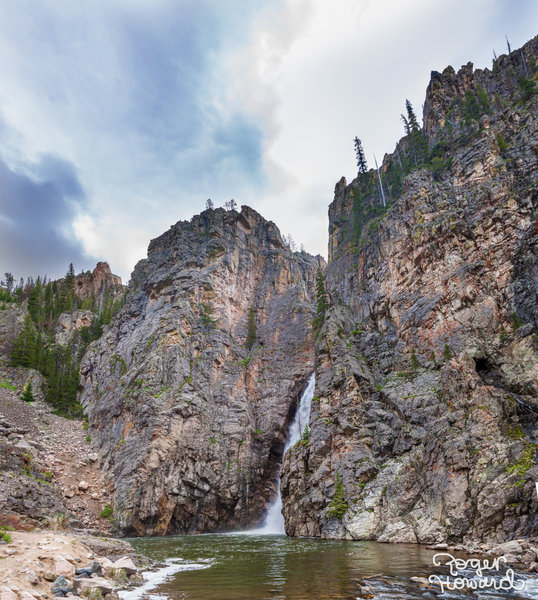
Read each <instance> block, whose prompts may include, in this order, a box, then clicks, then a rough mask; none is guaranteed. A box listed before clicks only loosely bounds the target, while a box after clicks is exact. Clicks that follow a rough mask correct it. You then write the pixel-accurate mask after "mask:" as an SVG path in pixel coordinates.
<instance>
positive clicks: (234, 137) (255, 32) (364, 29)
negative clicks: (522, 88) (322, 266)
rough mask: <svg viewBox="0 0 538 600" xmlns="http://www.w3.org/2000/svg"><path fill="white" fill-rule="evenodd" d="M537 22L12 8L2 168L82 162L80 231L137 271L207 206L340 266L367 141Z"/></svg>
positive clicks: (484, 0) (479, 11)
mask: <svg viewBox="0 0 538 600" xmlns="http://www.w3.org/2000/svg"><path fill="white" fill-rule="evenodd" d="M536 22H538V4H537V3H536V2H535V1H533V0H520V1H519V2H518V3H517V5H515V4H514V3H513V2H511V1H509V0H476V1H475V2H472V3H469V2H464V0H451V1H449V0H438V1H437V2H431V1H429V0H408V1H407V2H400V1H397V0H376V1H375V2H373V1H365V0H363V1H361V0H334V1H333V2H331V3H328V2H326V0H280V1H274V0H258V1H257V2H248V3H247V2H245V1H242V0H230V1H229V2H226V3H220V2H216V1H215V0H198V2H194V1H190V0H189V1H187V0H185V1H184V2H181V3H180V4H178V3H176V2H173V1H171V0H159V1H156V2H151V3H146V2H143V1H142V0H140V1H138V0H137V1H136V2H132V1H131V0H129V1H128V0H114V1H111V2H107V3H98V2H90V1H89V0H81V1H80V2H77V3H72V2H67V1H65V0H64V1H60V0H56V1H54V2H53V1H52V0H44V1H43V2H40V3H32V4H31V7H30V4H29V3H28V2H21V1H20V0H6V1H5V2H4V3H3V5H2V7H1V8H0V79H1V80H2V89H1V90H0V112H1V113H3V114H4V116H5V121H6V122H7V124H8V125H5V124H2V123H0V130H2V133H3V135H2V140H1V142H0V158H4V160H6V161H7V162H8V163H9V164H15V163H16V162H17V161H20V162H22V163H25V162H33V161H36V160H37V159H38V158H39V156H40V155H41V154H43V153H48V154H51V153H52V154H55V155H58V156H61V157H63V158H64V159H65V160H68V161H70V162H72V163H73V164H74V165H75V166H76V168H77V173H78V176H79V180H80V183H81V185H82V187H83V188H84V192H85V194H86V198H87V202H86V203H85V205H84V212H81V213H79V214H78V217H77V220H76V233H77V237H78V239H80V240H82V242H83V243H84V247H85V249H86V251H87V252H89V253H91V254H92V255H93V256H94V257H95V258H96V259H106V260H108V261H109V262H110V264H111V267H112V268H113V270H116V271H118V272H120V273H121V274H122V276H124V277H128V274H129V273H130V271H131V269H132V267H133V266H134V263H135V262H136V260H138V259H139V258H142V257H143V256H144V255H145V249H146V247H147V244H148V243H149V240H150V238H152V237H155V236H157V235H159V234H160V233H162V231H164V230H166V229H167V228H168V227H169V225H170V224H172V223H174V222H175V221H177V220H178V219H185V218H189V217H190V216H192V214H194V213H196V212H199V211H200V210H202V209H203V208H204V202H205V199H206V198H208V197H211V198H212V199H213V200H214V201H215V202H216V204H217V205H219V204H222V203H224V202H225V201H226V200H228V199H229V198H231V197H233V198H235V199H236V200H237V201H238V202H239V203H243V204H250V205H251V206H253V207H254V208H255V209H256V210H258V211H260V212H261V213H262V214H263V215H264V216H266V217H267V218H269V219H272V220H274V221H275V222H276V223H277V225H278V226H279V227H280V228H281V230H282V231H283V232H286V233H288V232H291V233H292V235H293V236H294V238H295V239H296V241H297V242H299V243H301V242H304V243H305V245H306V247H307V249H308V250H309V251H312V252H320V253H323V254H325V253H326V248H327V225H328V223H327V207H328V204H329V203H330V202H331V200H332V194H333V189H334V184H335V183H336V182H337V181H338V180H339V178H340V177H341V176H342V175H346V176H347V177H348V179H351V178H352V177H353V176H354V174H355V171H356V167H355V159H354V153H353V138H354V136H355V135H358V136H359V137H361V139H362V140H363V144H364V147H365V150H366V153H367V157H368V160H369V162H370V164H372V162H373V160H372V155H373V153H374V152H375V153H376V155H377V158H378V160H380V159H381V158H382V156H383V154H384V153H385V152H390V151H392V149H393V147H394V144H395V142H396V141H397V139H398V138H399V137H400V135H401V133H402V132H401V122H400V113H401V112H402V110H403V108H404V101H405V98H409V99H410V100H411V101H412V102H413V104H414V106H415V108H416V109H417V112H418V113H420V105H421V103H422V101H423V99H424V92H425V88H426V85H427V83H428V80H429V73H430V70H432V69H435V70H442V69H443V68H444V67H445V66H446V65H447V64H452V65H453V66H455V67H456V68H457V67H459V66H460V64H463V63H465V62H467V61H468V60H472V61H473V62H475V63H476V65H477V66H488V65H489V64H490V62H491V56H492V51H493V49H494V48H495V49H496V51H497V53H498V54H500V53H502V52H503V50H504V34H505V33H506V34H508V36H509V38H510V40H511V43H512V47H514V48H515V47H517V46H519V45H521V44H522V43H524V42H525V41H526V40H527V39H529V38H530V37H532V36H533V35H534V34H535V31H534V26H535V23H536ZM5 131H8V132H9V135H5V134H4V132H5ZM63 268H64V266H63V265H62V269H63Z"/></svg>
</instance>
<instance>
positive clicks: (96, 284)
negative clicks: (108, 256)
mask: <svg viewBox="0 0 538 600" xmlns="http://www.w3.org/2000/svg"><path fill="white" fill-rule="evenodd" d="M124 289H125V288H124V286H123V285H122V282H121V277H119V276H118V275H113V274H112V272H111V271H110V266H109V265H108V263H107V262H98V263H97V265H96V267H95V269H94V270H93V271H86V272H85V273H80V274H79V275H77V276H76V277H75V293H76V294H77V296H78V297H79V298H88V299H89V298H92V297H93V298H96V299H97V298H99V296H101V295H102V294H103V293H105V292H109V293H113V294H115V295H117V296H118V297H119V296H121V295H122V294H123V292H124Z"/></svg>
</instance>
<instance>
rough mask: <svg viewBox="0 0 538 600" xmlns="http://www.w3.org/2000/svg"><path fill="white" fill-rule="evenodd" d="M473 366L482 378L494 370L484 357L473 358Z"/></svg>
mask: <svg viewBox="0 0 538 600" xmlns="http://www.w3.org/2000/svg"><path fill="white" fill-rule="evenodd" d="M474 366H475V370H476V372H477V373H478V374H479V375H480V376H481V377H483V376H484V375H487V374H488V373H491V371H493V369H494V366H493V365H492V364H491V362H490V361H489V360H488V359H487V358H485V357H479V358H475V359H474Z"/></svg>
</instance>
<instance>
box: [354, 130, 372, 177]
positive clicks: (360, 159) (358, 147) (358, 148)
mask: <svg viewBox="0 0 538 600" xmlns="http://www.w3.org/2000/svg"><path fill="white" fill-rule="evenodd" d="M353 141H354V143H355V154H356V156H357V167H358V168H359V173H366V172H367V171H368V165H367V163H366V157H365V156H364V150H363V148H362V142H361V140H360V139H359V138H358V137H356V138H355V139H354V140H353Z"/></svg>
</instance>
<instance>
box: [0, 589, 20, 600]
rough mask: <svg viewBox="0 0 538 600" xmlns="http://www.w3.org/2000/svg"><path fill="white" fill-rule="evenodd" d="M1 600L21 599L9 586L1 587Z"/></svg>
mask: <svg viewBox="0 0 538 600" xmlns="http://www.w3.org/2000/svg"><path fill="white" fill-rule="evenodd" d="M0 600H19V597H18V596H17V594H16V593H15V592H14V591H13V590H11V589H9V588H8V587H5V586H4V587H0Z"/></svg>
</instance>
